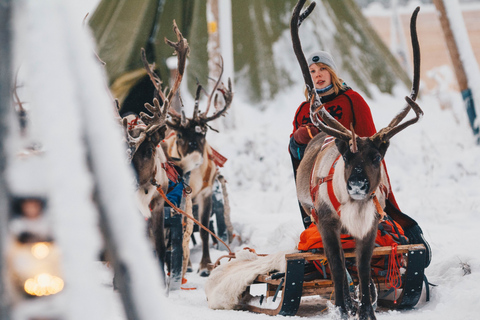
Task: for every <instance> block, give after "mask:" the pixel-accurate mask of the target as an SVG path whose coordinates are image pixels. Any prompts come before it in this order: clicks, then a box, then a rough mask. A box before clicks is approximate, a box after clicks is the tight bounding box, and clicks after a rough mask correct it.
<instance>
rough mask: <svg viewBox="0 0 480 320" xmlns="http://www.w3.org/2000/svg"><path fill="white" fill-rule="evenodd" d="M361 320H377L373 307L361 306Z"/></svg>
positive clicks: (359, 317) (359, 311)
mask: <svg viewBox="0 0 480 320" xmlns="http://www.w3.org/2000/svg"><path fill="white" fill-rule="evenodd" d="M358 313H359V316H358V319H359V320H376V319H377V318H376V317H375V311H374V310H373V307H372V306H371V305H370V306H363V305H362V306H360V308H359V310H358Z"/></svg>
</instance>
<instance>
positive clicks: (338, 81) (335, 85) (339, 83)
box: [305, 62, 345, 99]
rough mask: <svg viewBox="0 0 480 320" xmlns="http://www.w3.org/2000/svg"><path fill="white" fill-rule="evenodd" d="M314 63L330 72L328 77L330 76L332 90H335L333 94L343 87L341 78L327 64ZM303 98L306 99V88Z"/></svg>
mask: <svg viewBox="0 0 480 320" xmlns="http://www.w3.org/2000/svg"><path fill="white" fill-rule="evenodd" d="M315 64H316V65H317V66H319V67H321V68H325V69H327V71H328V73H330V77H331V78H332V85H333V91H335V94H338V93H339V92H340V90H342V89H344V88H345V86H344V85H343V80H342V79H340V78H339V77H338V75H337V73H336V72H335V71H334V70H333V69H332V68H331V67H330V66H329V65H327V64H325V63H321V62H317V63H315ZM305 98H306V99H308V92H307V88H305Z"/></svg>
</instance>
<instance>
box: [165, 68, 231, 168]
mask: <svg viewBox="0 0 480 320" xmlns="http://www.w3.org/2000/svg"><path fill="white" fill-rule="evenodd" d="M222 71H223V66H222ZM220 78H221V75H220V77H219V80H218V81H217V83H216V85H215V87H214V88H213V90H212V94H210V96H209V99H208V102H207V108H206V110H205V112H200V111H199V100H200V94H201V92H202V86H201V85H200V84H199V85H198V86H197V92H196V95H195V107H194V110H193V116H192V117H191V118H187V117H186V116H185V112H184V111H183V110H182V114H181V115H179V114H176V113H173V112H170V117H171V119H170V120H169V121H167V124H168V126H169V127H170V128H172V129H173V130H174V131H175V133H176V142H175V143H176V150H177V153H178V156H179V158H173V159H172V160H174V161H177V162H178V163H179V164H180V165H181V167H182V169H183V170H184V171H185V172H188V171H190V170H193V169H195V168H196V167H198V166H200V165H201V164H202V163H203V154H204V150H205V145H206V139H205V138H206V134H207V131H208V129H209V128H210V129H212V130H214V131H216V130H215V129H213V128H212V127H210V125H209V124H208V122H210V121H212V120H215V119H217V118H219V117H220V116H222V115H224V114H225V112H226V111H227V110H228V108H229V107H230V105H231V103H232V99H233V93H232V83H231V81H230V79H229V80H228V88H226V87H225V86H224V85H223V83H219V81H220ZM216 91H218V92H220V93H221V94H222V99H223V101H224V104H223V107H220V106H219V105H218V97H219V96H218V94H217V93H216ZM212 96H215V98H214V108H215V110H216V112H215V113H214V114H213V115H212V116H207V113H208V111H209V109H210V103H211V97H212Z"/></svg>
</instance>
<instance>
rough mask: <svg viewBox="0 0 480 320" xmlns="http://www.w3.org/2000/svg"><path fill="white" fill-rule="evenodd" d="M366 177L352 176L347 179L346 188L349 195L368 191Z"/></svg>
mask: <svg viewBox="0 0 480 320" xmlns="http://www.w3.org/2000/svg"><path fill="white" fill-rule="evenodd" d="M368 187H369V182H368V179H366V178H364V177H361V176H352V177H350V179H348V183H347V190H348V193H349V194H351V195H354V194H356V195H363V194H366V193H367V191H368Z"/></svg>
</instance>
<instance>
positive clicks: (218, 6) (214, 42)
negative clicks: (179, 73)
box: [207, 0, 234, 130]
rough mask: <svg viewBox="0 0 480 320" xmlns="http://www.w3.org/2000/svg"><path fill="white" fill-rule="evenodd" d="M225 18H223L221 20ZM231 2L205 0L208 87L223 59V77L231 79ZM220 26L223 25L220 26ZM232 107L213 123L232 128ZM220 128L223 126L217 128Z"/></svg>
mask: <svg viewBox="0 0 480 320" xmlns="http://www.w3.org/2000/svg"><path fill="white" fill-rule="evenodd" d="M222 19H225V20H222ZM231 19H232V14H231V3H230V0H221V1H218V0H207V28H208V45H207V51H208V70H209V72H208V76H209V78H210V83H209V86H208V87H209V88H212V87H213V85H214V83H215V82H214V80H217V79H218V77H219V76H220V72H221V65H222V59H223V79H222V81H223V82H224V83H227V79H228V78H229V77H230V78H231V80H232V81H233V73H234V70H233V45H232V43H231V41H232V34H231V33H232V30H231ZM220 27H223V29H222V28H220ZM232 109H233V108H230V110H229V111H228V112H229V113H230V115H229V116H228V117H222V118H220V119H218V120H215V123H216V124H218V125H220V124H222V126H223V127H224V128H233V126H234V124H233V116H232V114H233V111H232ZM219 129H220V130H222V129H223V128H219Z"/></svg>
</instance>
